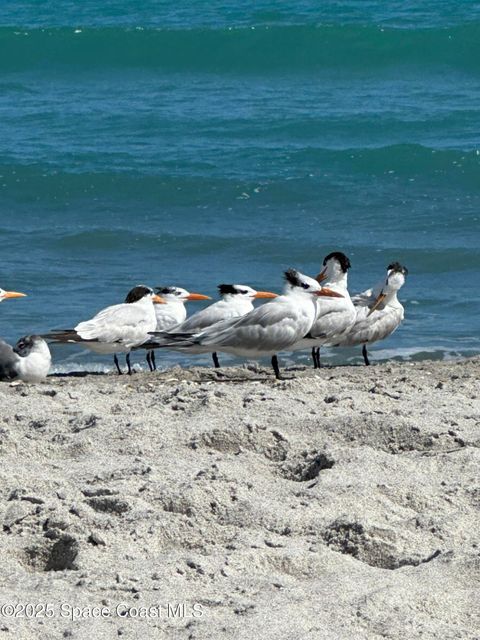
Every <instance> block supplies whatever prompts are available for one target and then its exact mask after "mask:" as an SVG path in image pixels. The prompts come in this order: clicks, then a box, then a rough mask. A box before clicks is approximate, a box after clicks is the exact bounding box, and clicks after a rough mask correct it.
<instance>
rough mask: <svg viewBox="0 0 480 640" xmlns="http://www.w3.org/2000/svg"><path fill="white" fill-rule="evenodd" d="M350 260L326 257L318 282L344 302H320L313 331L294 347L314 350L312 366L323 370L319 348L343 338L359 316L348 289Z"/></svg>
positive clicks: (336, 255)
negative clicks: (334, 338)
mask: <svg viewBox="0 0 480 640" xmlns="http://www.w3.org/2000/svg"><path fill="white" fill-rule="evenodd" d="M350 266H351V265H350V260H349V259H348V258H347V256H346V255H345V254H344V253H342V252H340V251H333V252H332V253H329V254H328V256H325V258H324V260H323V269H322V271H321V272H320V273H319V274H318V276H317V277H316V280H317V282H319V283H320V284H322V286H325V287H327V289H330V290H331V291H336V292H337V293H340V294H341V295H342V297H341V298H328V297H327V298H318V299H317V301H316V308H317V314H316V317H315V322H314V323H313V325H312V328H311V329H310V331H309V332H308V334H307V335H306V336H304V337H303V338H302V339H301V340H299V341H298V342H297V344H295V345H293V347H292V348H291V350H292V351H298V350H300V349H308V348H311V349H312V359H313V366H314V367H315V369H317V368H318V367H320V347H321V345H323V344H326V343H328V341H329V340H330V339H331V338H332V337H333V336H337V337H338V336H341V335H343V334H344V333H345V332H346V331H348V329H350V327H352V326H353V323H354V322H355V317H356V312H355V307H354V306H353V302H352V300H351V298H350V295H349V293H348V289H347V278H348V270H349V269H350Z"/></svg>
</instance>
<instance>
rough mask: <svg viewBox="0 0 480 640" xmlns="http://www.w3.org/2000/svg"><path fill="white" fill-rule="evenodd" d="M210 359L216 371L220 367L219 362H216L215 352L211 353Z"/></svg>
mask: <svg viewBox="0 0 480 640" xmlns="http://www.w3.org/2000/svg"><path fill="white" fill-rule="evenodd" d="M212 359H213V364H214V366H215V367H216V368H217V369H218V368H219V367H220V362H219V361H218V356H217V354H216V352H215V351H214V352H213V353H212Z"/></svg>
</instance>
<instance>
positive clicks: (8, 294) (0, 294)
mask: <svg viewBox="0 0 480 640" xmlns="http://www.w3.org/2000/svg"><path fill="white" fill-rule="evenodd" d="M26 295H27V294H26V293H19V292H18V291H5V290H4V289H2V288H1V287H0V302H3V301H4V300H8V298H25V297H26Z"/></svg>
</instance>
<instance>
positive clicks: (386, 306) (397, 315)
mask: <svg viewBox="0 0 480 640" xmlns="http://www.w3.org/2000/svg"><path fill="white" fill-rule="evenodd" d="M407 275H408V270H407V269H406V267H404V266H402V265H401V264H400V263H398V262H394V263H392V264H390V265H388V267H387V277H386V279H385V280H383V281H382V282H381V283H380V284H379V285H377V286H376V287H373V288H372V289H367V290H366V291H364V292H363V293H360V294H358V295H356V296H353V298H352V301H353V304H354V305H355V310H356V319H355V323H354V325H353V326H352V328H351V329H350V330H349V331H347V333H345V334H344V335H343V336H339V338H338V340H337V339H334V340H333V341H332V344H335V346H342V347H350V346H355V345H360V344H361V345H363V347H362V354H363V359H364V361H365V364H366V365H369V364H370V360H369V359H368V352H367V344H371V343H372V342H377V341H378V340H384V339H385V338H387V337H388V336H389V335H390V334H392V333H393V332H394V331H395V330H396V329H397V328H398V327H399V325H400V323H401V322H402V320H403V318H404V309H403V306H402V304H401V303H400V302H399V300H398V298H397V292H398V291H399V289H400V288H401V287H402V286H403V285H404V283H405V278H406V276H407Z"/></svg>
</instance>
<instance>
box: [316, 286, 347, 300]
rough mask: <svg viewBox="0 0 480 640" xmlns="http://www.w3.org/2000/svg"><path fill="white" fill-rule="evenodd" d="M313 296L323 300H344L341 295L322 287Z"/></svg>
mask: <svg viewBox="0 0 480 640" xmlns="http://www.w3.org/2000/svg"><path fill="white" fill-rule="evenodd" d="M315 294H316V295H317V296H324V297H325V298H344V297H345V296H342V294H341V293H337V292H336V291H332V289H327V287H322V288H321V289H320V291H316V292H315Z"/></svg>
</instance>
